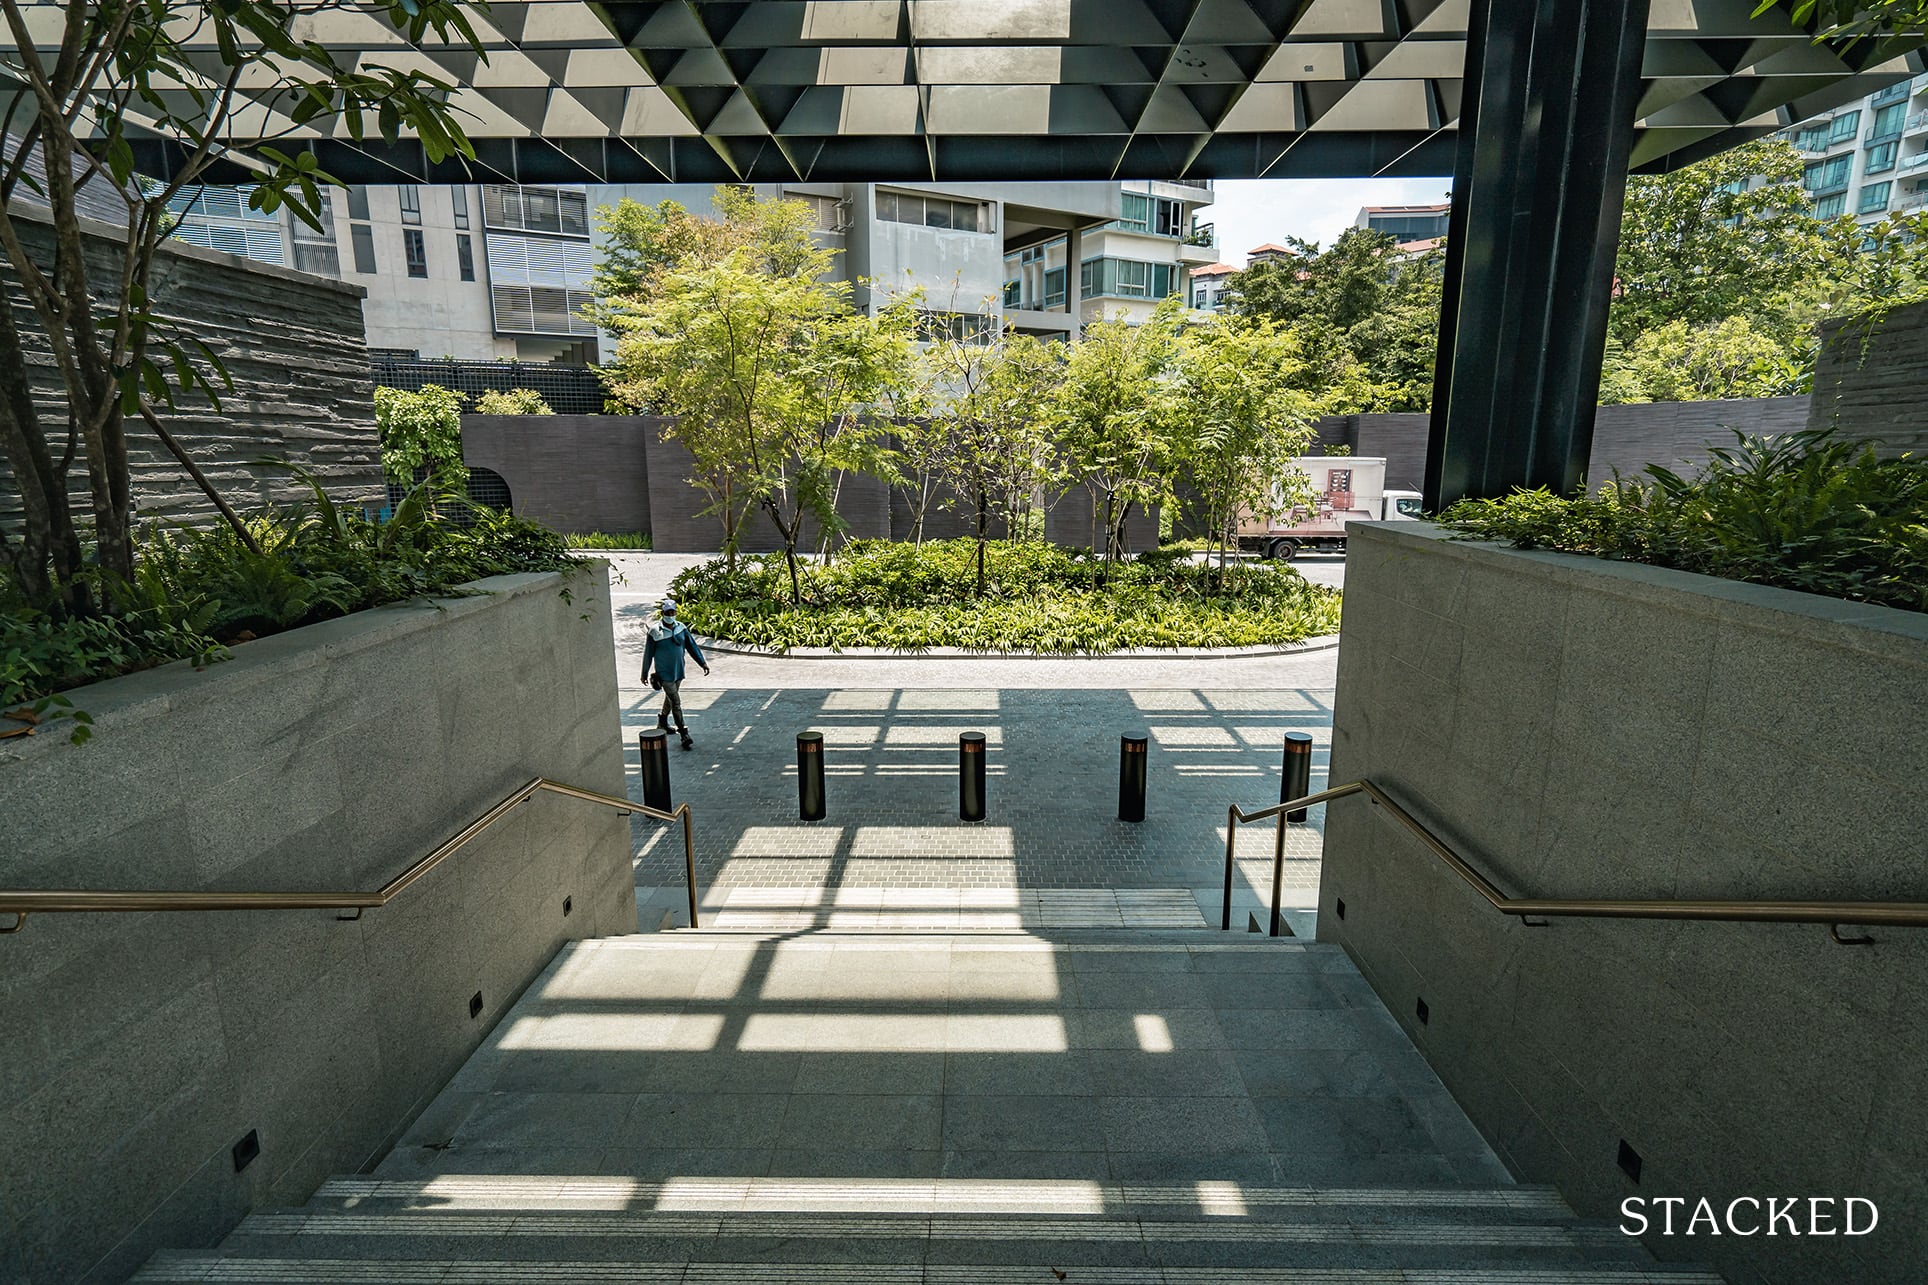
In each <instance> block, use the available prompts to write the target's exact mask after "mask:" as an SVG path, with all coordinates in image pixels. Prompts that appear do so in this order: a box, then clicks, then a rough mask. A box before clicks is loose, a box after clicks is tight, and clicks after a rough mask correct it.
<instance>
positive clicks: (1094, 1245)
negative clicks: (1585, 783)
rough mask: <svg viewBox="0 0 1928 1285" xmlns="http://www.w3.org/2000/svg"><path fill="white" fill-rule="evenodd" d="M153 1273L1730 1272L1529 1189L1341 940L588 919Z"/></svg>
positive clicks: (325, 1276) (345, 1278) (262, 1276)
mask: <svg viewBox="0 0 1928 1285" xmlns="http://www.w3.org/2000/svg"><path fill="white" fill-rule="evenodd" d="M135 1279H136V1280H139V1281H145V1282H163V1281H229V1282H246V1281H260V1282H270V1281H272V1282H282V1283H286V1282H306V1281H312V1282H350V1281H355V1282H360V1281H384V1282H437V1283H448V1285H459V1283H467V1282H476V1283H481V1282H490V1283H495V1282H519V1281H554V1282H568V1281H582V1282H616V1281H623V1282H672V1281H673V1282H687V1283H690V1285H695V1283H697V1282H708V1283H712V1285H731V1283H736V1282H741V1283H743V1285H751V1283H753V1282H756V1283H761V1282H770V1283H773V1285H774V1283H777V1282H795V1283H798V1285H805V1283H817V1282H821V1283H822V1285H835V1283H841V1282H852V1283H853V1285H870V1283H873V1282H874V1283H877V1285H936V1283H939V1282H942V1283H945V1285H1006V1283H1009V1285H1018V1283H1020V1282H1022V1283H1025V1285H1029V1283H1031V1282H1036V1283H1037V1285H1056V1283H1059V1282H1062V1283H1064V1285H1080V1283H1097V1282H1117V1283H1118V1285H1154V1283H1170V1285H1184V1283H1187V1282H1198V1283H1199V1285H1205V1283H1207V1282H1238V1283H1247V1282H1249V1283H1251V1285H1262V1283H1267V1282H1278V1283H1280V1285H1285V1283H1287V1282H1291V1283H1303V1285H1366V1283H1368V1282H1403V1283H1406V1285H1428V1283H1430V1285H1473V1283H1475V1282H1509V1283H1517V1285H1582V1283H1585V1285H1635V1283H1636V1282H1643V1283H1644V1282H1662V1281H1664V1282H1672V1283H1678V1285H1685V1283H1687V1282H1694V1283H1696V1285H1699V1283H1703V1282H1704V1283H1706V1285H1713V1283H1715V1282H1718V1281H1719V1280H1720V1277H1719V1276H1717V1275H1715V1274H1713V1273H1710V1272H1706V1271H1700V1270H1693V1269H1683V1268H1677V1267H1664V1266H1661V1265H1658V1264H1656V1263H1655V1262H1653V1261H1652V1260H1651V1259H1650V1258H1649V1257H1648V1256H1647V1254H1646V1253H1645V1251H1644V1250H1643V1249H1642V1248H1641V1247H1640V1245H1639V1244H1638V1243H1637V1242H1635V1241H1631V1240H1629V1239H1628V1238H1626V1237H1624V1236H1622V1235H1621V1234H1620V1233H1619V1232H1618V1231H1617V1230H1616V1229H1614V1228H1612V1227H1608V1226H1603V1225H1600V1224H1598V1223H1591V1222H1587V1221H1584V1220H1581V1219H1579V1218H1576V1217H1575V1216H1574V1214H1573V1212H1572V1211H1571V1210H1570V1209H1569V1208H1568V1207H1567V1206H1566V1204H1565V1203H1564V1202H1563V1201H1562V1200H1561V1199H1560V1198H1559V1196H1558V1195H1557V1193H1555V1192H1553V1191H1551V1190H1549V1189H1546V1188H1541V1187H1530V1186H1520V1185H1516V1184H1514V1183H1513V1182H1512V1181H1511V1179H1510V1177H1509V1175H1507V1173H1506V1171H1505V1169H1504V1168H1503V1167H1502V1166H1500V1165H1499V1163H1498V1162H1497V1160H1495V1159H1494V1158H1493V1156H1492V1154H1491V1152H1490V1151H1488V1150H1487V1149H1486V1147H1485V1144H1484V1143H1483V1142H1482V1141H1481V1140H1480V1139H1479V1136H1478V1134H1477V1132H1476V1131H1474V1130H1473V1129H1472V1127H1471V1126H1470V1124H1468V1123H1467V1122H1466V1120H1465V1118H1464V1116H1463V1115H1462V1114H1460V1113H1459V1111H1458V1108H1457V1107H1456V1106H1454V1105H1453V1104H1452V1102H1451V1099H1450V1097H1448V1096H1446V1094H1445V1092H1444V1090H1443V1088H1441V1087H1440V1086H1439V1084H1438V1081H1437V1080H1436V1079H1434V1078H1433V1077H1432V1075H1431V1072H1430V1070H1428V1069H1427V1068H1426V1066H1425V1063H1424V1061H1423V1059H1421V1058H1419V1056H1418V1054H1417V1053H1416V1052H1415V1051H1414V1050H1413V1048H1412V1046H1411V1044H1410V1042H1409V1041H1407V1039H1406V1037H1405V1035H1404V1034H1403V1032H1401V1031H1400V1029H1399V1027H1398V1026H1397V1024H1396V1023H1394V1022H1393V1021H1392V1020H1391V1018H1390V1017H1389V1016H1388V1015H1387V1014H1386V1013H1385V1010H1384V1008H1383V1006H1381V1005H1380V1004H1379V1002H1378V1000H1377V999H1376V998H1375V997H1373V995H1372V993H1371V991H1370V989H1369V988H1366V986H1365V983H1364V982H1363V979H1360V978H1359V977H1358V974H1357V973H1356V972H1355V971H1354V970H1353V969H1352V967H1351V965H1350V963H1349V961H1348V960H1347V959H1346V957H1345V956H1344V954H1343V953H1342V952H1340V951H1338V950H1336V949H1334V948H1331V947H1321V946H1318V945H1315V944H1306V943H1297V942H1284V941H1280V942H1272V941H1266V940H1263V939H1251V938H1245V937H1240V936H1233V935H1220V934H1207V933H1197V932H1191V933H1171V932H1167V933H1164V934H1162V935H1161V934H1157V933H1146V932H1132V933H1116V932H1113V933H1068V934H1062V935H1060V936H1059V938H1058V939H1056V940H1050V941H1045V940H1040V939H1038V938H1036V937H1032V936H1029V935H1024V934H996V933H981V934H968V933H955V934H950V935H943V936H939V935H932V934H915V935H902V934H894V933H885V932H879V933H849V932H843V933H824V932H806V933H803V934H800V935H782V934H772V933H732V932H727V931H711V930H706V931H704V932H699V933H690V932H682V933H674V934H667V935H652V936H646V937H630V938H612V939H608V940H605V941H597V942H582V943H577V944H576V945H574V946H571V947H569V948H567V949H566V950H564V951H563V952H562V953H561V954H560V955H559V956H558V958H557V959H556V961H555V962H554V963H553V964H552V965H551V966H550V968H549V969H548V970H547V971H546V972H545V973H544V975H543V976H542V978H540V979H539V980H538V981H537V983H536V984H534V985H533V986H532V987H531V988H530V990H529V991H528V993H526V994H525V995H524V996H523V997H522V999H521V1000H520V1001H519V1002H518V1003H517V1004H516V1005H515V1006H514V1008H513V1009H512V1010H511V1011H510V1012H509V1013H508V1014H507V1015H506V1016H505V1017H504V1019H503V1021H502V1022H501V1023H500V1024H499V1026H498V1027H497V1029H496V1030H495V1031H494V1032H493V1033H492V1035H491V1036H490V1038H489V1040H488V1041H487V1042H486V1043H485V1045H484V1046H483V1048H482V1049H480V1050H479V1051H478V1052H477V1054H476V1055H475V1057H474V1058H473V1059H472V1060H471V1062H470V1063H469V1065H468V1066H467V1067H465V1068H464V1070H463V1071H462V1072H461V1074H459V1075H458V1076H457V1077H456V1079H455V1080H454V1081H453V1082H451V1084H450V1085H449V1087H448V1088H447V1089H446V1090H445V1091H444V1092H443V1094H442V1095H441V1096H440V1097H439V1098H438V1099H437V1100H436V1102H435V1103H434V1104H432V1105H431V1106H430V1108H429V1109H428V1110H427V1111H426V1112H424V1114H423V1116H422V1118H421V1120H420V1121H419V1122H418V1124H417V1125H416V1127H415V1129H414V1130H412V1131H411V1133H410V1134H409V1135H408V1136H407V1137H405V1138H404V1139H403V1140H402V1143H401V1144H400V1145H399V1146H398V1147H397V1148H396V1150H395V1152H394V1153H393V1154H392V1155H391V1156H389V1157H388V1159H387V1160H385V1161H384V1162H383V1163H382V1164H381V1165H380V1166H379V1167H378V1168H377V1169H376V1171H375V1172H374V1173H372V1174H369V1175H366V1176H357V1177H341V1178H336V1179H334V1180H332V1181H330V1182H328V1183H327V1184H325V1185H324V1186H323V1187H322V1188H321V1190H320V1191H318V1192H317V1193H316V1195H315V1196H314V1198H313V1199H312V1200H310V1201H309V1202H308V1204H307V1205H306V1206H305V1207H303V1208H301V1209H297V1210H288V1211H268V1212H259V1213H256V1214H253V1215H251V1216H250V1217H248V1218H247V1219H246V1220H245V1221H244V1222H243V1223H242V1224H241V1225H240V1226H239V1227H238V1228H237V1229H236V1230H235V1231H234V1232H233V1233H232V1234H231V1235H229V1236H228V1238H227V1239H226V1241H225V1242H223V1244H222V1245H221V1246H219V1247H218V1248H217V1249H216V1250H213V1251H210V1252H168V1253H163V1254H160V1255H157V1256H156V1257H155V1258H154V1259H153V1260H152V1261H151V1262H149V1263H148V1265H147V1266H146V1267H145V1268H143V1269H142V1271H141V1272H140V1273H139V1274H138V1275H137V1276H136V1278H135Z"/></svg>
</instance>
